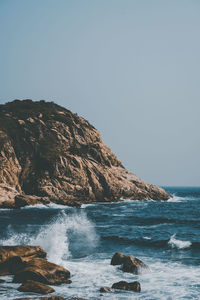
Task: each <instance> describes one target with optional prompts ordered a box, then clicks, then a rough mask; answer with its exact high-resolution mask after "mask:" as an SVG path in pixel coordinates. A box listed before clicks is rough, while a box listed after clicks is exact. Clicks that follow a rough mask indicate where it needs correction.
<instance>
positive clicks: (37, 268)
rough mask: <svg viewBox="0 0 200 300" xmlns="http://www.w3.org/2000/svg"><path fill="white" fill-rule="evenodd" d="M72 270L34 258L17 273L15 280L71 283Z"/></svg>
mask: <svg viewBox="0 0 200 300" xmlns="http://www.w3.org/2000/svg"><path fill="white" fill-rule="evenodd" d="M69 278H70V272H69V271H68V270H67V269H65V268H63V267H60V266H58V265H56V264H53V263H51V262H49V261H47V260H45V259H42V258H34V259H32V260H29V261H28V262H27V263H26V266H25V267H24V268H23V269H22V270H21V271H19V272H18V273H16V274H15V276H14V278H13V282H26V281H27V280H33V281H38V282H41V283H44V284H62V283H67V284H69V283H71V280H69Z"/></svg>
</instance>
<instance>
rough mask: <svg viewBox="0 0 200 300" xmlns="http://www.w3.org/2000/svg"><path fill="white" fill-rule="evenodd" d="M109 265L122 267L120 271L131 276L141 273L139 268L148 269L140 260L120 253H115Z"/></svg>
mask: <svg viewBox="0 0 200 300" xmlns="http://www.w3.org/2000/svg"><path fill="white" fill-rule="evenodd" d="M111 265H113V266H115V265H122V270H123V271H124V272H128V273H133V274H136V275H137V274H139V273H140V272H141V268H145V269H148V266H147V265H146V264H144V263H143V262H142V261H141V260H140V259H138V258H136V257H133V256H129V255H124V254H122V253H120V252H116V253H115V254H114V255H113V257H112V259H111Z"/></svg>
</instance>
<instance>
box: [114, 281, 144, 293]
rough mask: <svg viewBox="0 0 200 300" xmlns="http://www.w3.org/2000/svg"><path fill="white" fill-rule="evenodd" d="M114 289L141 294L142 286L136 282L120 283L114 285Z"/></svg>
mask: <svg viewBox="0 0 200 300" xmlns="http://www.w3.org/2000/svg"><path fill="white" fill-rule="evenodd" d="M112 289H119V290H126V291H132V292H138V293H139V292H140V291H141V286H140V283H139V282H138V281H134V282H130V283H128V282H126V281H119V282H116V283H114V284H113V285H112Z"/></svg>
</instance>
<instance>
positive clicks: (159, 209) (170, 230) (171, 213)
mask: <svg viewBox="0 0 200 300" xmlns="http://www.w3.org/2000/svg"><path fill="white" fill-rule="evenodd" d="M165 189H166V190H167V192H169V193H170V194H171V195H173V197H172V198H171V199H169V200H168V201H161V202H156V201H125V202H118V203H101V204H90V205H82V208H81V209H76V208H69V207H64V206H58V205H50V207H45V206H37V207H35V208H34V207H31V208H30V207H28V208H24V209H21V210H0V244H3V245H17V244H30V245H40V246H42V247H44V249H45V250H46V251H47V253H48V259H49V260H50V261H52V262H55V263H58V264H60V265H63V266H64V267H66V268H67V269H69V270H70V272H71V274H72V278H71V279H72V284H71V285H61V286H56V287H54V288H55V290H56V293H54V294H55V295H60V296H64V297H66V298H67V297H72V296H79V297H83V298H86V299H148V300H149V299H151V300H154V299H168V300H170V299H173V300H174V299H199V298H200V211H199V205H200V188H199V187H194V188H193V187H184V188H183V187H180V188H179V187H167V188H165ZM117 251H120V252H122V253H124V254H130V255H133V256H135V257H137V258H139V259H141V260H142V261H144V262H145V263H146V264H148V265H149V267H150V271H145V272H143V273H142V274H140V275H137V276H136V275H133V274H129V273H123V272H122V271H121V270H120V268H119V267H114V266H111V265H110V260H111V257H112V255H113V254H114V253H115V252H117ZM5 278H6V281H7V282H6V283H4V284H1V285H0V299H3V300H4V299H14V298H17V297H23V296H33V295H31V294H25V293H20V292H17V291H16V288H17V287H18V286H19V284H13V283H12V277H11V276H10V277H9V276H7V277H5ZM119 280H126V281H134V280H138V281H140V283H141V287H142V292H141V293H140V294H135V293H131V292H125V291H124V292H120V291H112V292H111V293H109V294H105V295H103V296H100V292H99V288H100V287H101V286H102V285H105V286H111V285H112V284H113V283H114V282H117V281H119Z"/></svg>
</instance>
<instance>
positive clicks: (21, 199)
mask: <svg viewBox="0 0 200 300" xmlns="http://www.w3.org/2000/svg"><path fill="white" fill-rule="evenodd" d="M49 203H50V200H49V198H48V197H38V196H30V195H17V196H15V208H20V207H24V206H29V205H36V204H49Z"/></svg>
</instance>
